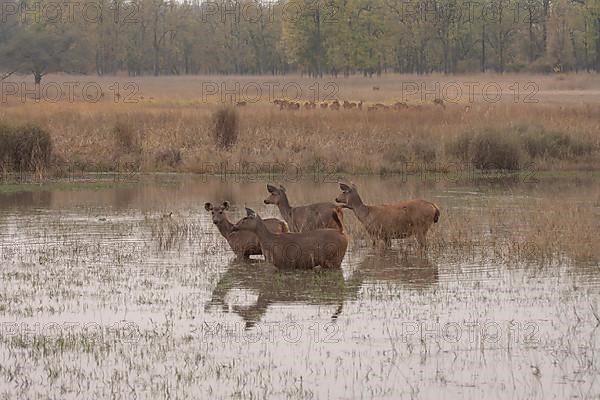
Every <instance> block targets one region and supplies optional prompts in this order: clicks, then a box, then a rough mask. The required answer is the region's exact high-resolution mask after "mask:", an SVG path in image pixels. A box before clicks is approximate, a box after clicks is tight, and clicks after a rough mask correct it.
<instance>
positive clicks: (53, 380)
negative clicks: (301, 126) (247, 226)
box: [0, 175, 600, 399]
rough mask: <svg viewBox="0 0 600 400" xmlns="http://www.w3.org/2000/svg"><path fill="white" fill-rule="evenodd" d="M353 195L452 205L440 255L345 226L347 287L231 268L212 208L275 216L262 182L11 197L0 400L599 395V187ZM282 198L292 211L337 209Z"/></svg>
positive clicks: (414, 189)
mask: <svg viewBox="0 0 600 400" xmlns="http://www.w3.org/2000/svg"><path fill="white" fill-rule="evenodd" d="M355 181H356V183H357V184H358V185H360V187H361V188H364V189H363V192H364V193H365V195H364V196H363V197H364V201H365V202H366V203H385V202H389V201H393V200H395V199H402V198H410V197H423V198H427V199H430V200H432V201H435V202H436V204H438V205H439V207H440V209H441V217H440V222H439V223H438V224H436V225H434V227H433V228H432V232H431V233H430V236H429V248H428V251H427V255H426V256H419V255H418V253H417V251H416V245H415V244H414V243H413V241H412V240H405V241H401V242H397V243H395V244H394V246H393V248H391V249H383V248H380V247H375V248H373V247H371V244H370V243H369V242H368V241H367V240H366V236H365V235H364V232H363V231H362V228H361V227H360V225H359V224H358V223H357V221H356V219H355V218H354V216H353V215H352V214H351V213H346V215H345V223H346V228H347V229H346V230H347V232H348V234H349V235H350V239H351V240H350V247H349V250H348V253H347V254H346V257H345V259H344V262H343V267H342V270H341V271H321V272H313V271H309V272H298V273H280V272H277V271H275V270H274V268H273V267H270V266H269V265H266V264H265V263H264V262H263V261H262V260H260V259H259V258H257V259H253V260H251V261H250V262H243V261H240V260H236V259H235V258H234V255H233V253H231V251H230V250H229V248H228V246H227V243H226V242H225V240H224V239H223V238H222V237H221V235H220V234H219V232H218V231H217V229H216V228H215V227H214V226H213V225H212V222H211V219H210V216H209V214H208V213H206V212H205V211H204V209H203V204H204V202H205V201H213V202H216V201H223V200H229V201H230V202H231V204H232V210H231V219H232V220H236V219H238V218H240V217H241V216H242V215H243V210H244V206H245V205H247V206H250V207H252V208H254V209H256V210H257V211H258V213H259V214H260V215H261V216H264V217H273V216H278V211H277V210H276V209H275V208H274V207H272V206H266V205H264V204H261V203H262V200H263V199H264V197H265V196H266V189H265V183H266V182H267V181H263V180H261V179H257V180H252V181H244V180H243V178H240V179H237V178H235V177H221V178H208V177H193V176H182V177H173V176H171V177H164V176H163V177H154V178H149V177H146V178H143V177H140V180H139V182H137V183H134V184H131V185H128V186H124V187H121V186H117V187H113V186H111V187H102V186H100V187H94V186H90V187H88V188H86V187H80V188H78V189H77V190H71V189H68V190H66V191H65V190H62V189H59V188H53V189H50V190H46V191H43V192H16V191H13V192H10V193H7V192H5V193H3V194H1V195H0V243H1V248H0V264H1V265H2V268H1V270H0V274H1V276H0V279H1V280H2V288H1V289H2V290H0V320H1V321H0V324H1V327H2V334H1V335H0V357H1V358H0V359H1V360H2V362H1V363H0V380H1V381H2V382H3V385H2V392H1V393H2V395H1V396H2V397H5V398H65V399H70V398H72V399H78V398H127V399H130V398H157V399H158V398H166V397H170V398H192V397H193V398H232V397H233V398H243V399H246V398H289V399H304V398H378V399H379V398H382V399H383V398H385V399H402V398H442V397H443V398H457V399H458V398H461V399H462V398H472V399H480V398H516V399H518V398H557V399H563V398H582V399H583V398H596V397H598V396H600V381H598V380H597V376H598V372H599V367H600V363H599V362H600V359H599V358H598V354H599V343H598V337H599V336H598V332H599V330H598V329H599V327H600V294H599V293H600V247H599V246H598V243H597V233H598V232H600V218H598V217H600V185H599V183H600V182H599V181H598V178H597V177H595V176H591V175H590V176H585V177H583V178H582V177H578V178H577V179H574V178H573V177H571V176H568V177H544V178H541V177H535V178H531V177H529V178H526V177H510V178H508V179H468V180H463V181H461V180H448V179H441V180H430V179H408V180H406V179H400V178H398V177H395V178H389V179H379V178H367V177H363V178H361V177H358V178H356V179H355ZM285 184H286V187H287V192H288V194H289V197H290V201H291V203H292V204H294V205H295V204H303V203H308V202H313V201H321V200H322V201H331V200H332V199H333V198H335V196H336V194H337V190H338V189H337V185H335V184H334V183H333V182H326V183H324V182H315V181H296V182H285Z"/></svg>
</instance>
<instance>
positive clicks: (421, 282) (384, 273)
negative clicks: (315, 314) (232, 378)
mask: <svg viewBox="0 0 600 400" xmlns="http://www.w3.org/2000/svg"><path fill="white" fill-rule="evenodd" d="M350 263H351V264H353V263H352V261H350ZM355 265H356V267H355V268H354V270H353V271H352V273H351V274H350V276H349V277H348V278H344V274H343V272H342V270H340V269H325V270H321V271H319V272H314V271H293V272H279V271H277V269H276V268H274V267H273V266H270V265H268V264H265V263H264V262H262V261H261V260H241V259H234V260H233V261H232V262H231V263H230V265H229V268H228V269H227V271H226V272H225V273H224V274H223V275H222V276H221V278H220V279H219V281H218V283H217V285H216V287H215V289H214V290H213V292H212V296H211V299H210V300H209V302H208V303H207V304H206V310H207V311H208V310H215V309H217V310H218V309H220V310H221V311H222V312H229V311H231V312H234V313H236V314H237V315H239V316H240V317H241V318H242V319H243V321H244V323H245V328H246V329H251V328H252V327H254V326H255V325H256V324H257V323H258V322H260V320H261V319H262V318H263V316H264V315H265V314H266V313H267V310H268V309H269V307H270V306H272V305H275V304H307V305H315V306H323V307H331V320H332V321H334V320H336V319H337V318H338V317H339V316H340V315H341V314H342V312H343V309H344V303H345V302H346V301H349V300H356V299H357V298H358V295H359V291H360V288H361V287H362V286H363V285H364V284H377V283H378V282H392V283H398V284H399V286H400V287H401V289H400V290H406V289H408V290H415V289H416V290H426V289H428V288H430V287H432V286H435V285H436V284H437V282H438V268H437V266H435V265H433V264H432V263H431V262H430V261H429V260H428V259H427V258H423V257H418V256H409V255H406V254H405V253H403V252H401V251H395V250H390V249H388V250H386V251H384V252H380V251H377V250H371V251H370V252H369V253H367V254H366V255H364V257H363V258H362V260H360V261H357V263H356V264H355ZM243 291H249V292H252V293H254V294H255V295H256V296H257V297H256V301H254V302H253V304H251V305H239V304H231V305H230V304H228V303H229V301H228V299H227V297H228V296H231V295H235V293H236V292H238V293H241V292H243Z"/></svg>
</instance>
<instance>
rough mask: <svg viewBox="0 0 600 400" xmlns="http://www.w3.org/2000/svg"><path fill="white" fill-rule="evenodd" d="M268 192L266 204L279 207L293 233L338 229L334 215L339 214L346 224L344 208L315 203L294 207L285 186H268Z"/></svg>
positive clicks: (338, 216) (341, 220)
mask: <svg viewBox="0 0 600 400" xmlns="http://www.w3.org/2000/svg"><path fill="white" fill-rule="evenodd" d="M267 191H268V192H269V193H270V194H269V197H267V198H266V199H265V204H274V205H276V206H277V207H279V212H280V213H281V217H282V218H283V220H284V221H285V222H287V224H288V226H289V229H290V231H292V232H307V231H312V230H315V229H321V228H333V229H337V228H338V222H337V221H336V220H335V219H334V218H333V213H336V214H337V219H338V220H339V221H340V222H342V223H343V222H344V213H343V212H342V208H343V207H341V206H338V205H336V204H334V203H315V204H309V205H307V206H300V207H292V206H290V202H289V201H288V197H287V194H286V191H285V188H284V187H283V186H281V185H279V187H275V186H273V185H270V184H267Z"/></svg>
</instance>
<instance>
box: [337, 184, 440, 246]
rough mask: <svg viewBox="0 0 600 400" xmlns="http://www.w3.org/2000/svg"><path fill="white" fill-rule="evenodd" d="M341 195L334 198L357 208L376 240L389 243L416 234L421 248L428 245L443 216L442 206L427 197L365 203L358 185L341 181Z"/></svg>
mask: <svg viewBox="0 0 600 400" xmlns="http://www.w3.org/2000/svg"><path fill="white" fill-rule="evenodd" d="M340 189H341V190H342V194H340V195H339V196H338V197H337V198H336V199H335V201H337V202H338V203H342V204H344V205H345V206H346V207H348V208H350V209H351V210H352V211H354V215H356V218H358V220H359V221H360V222H361V223H362V224H363V225H364V227H365V229H366V230H367V232H368V233H369V236H371V238H372V239H373V240H377V239H379V240H383V241H384V243H385V244H386V246H389V245H391V241H392V239H403V238H407V237H410V236H413V235H414V236H416V238H417V243H418V244H419V248H420V250H421V251H423V249H424V248H425V245H426V236H427V231H428V230H429V228H430V227H431V225H432V224H435V223H437V222H438V220H439V218H440V210H439V208H438V207H437V206H436V205H435V204H433V203H431V202H429V201H426V200H421V199H413V200H406V201H402V202H399V203H395V204H382V205H377V206H369V205H366V204H365V203H363V201H362V199H361V197H360V195H359V194H358V189H357V188H356V185H354V184H352V186H349V185H346V184H345V183H340Z"/></svg>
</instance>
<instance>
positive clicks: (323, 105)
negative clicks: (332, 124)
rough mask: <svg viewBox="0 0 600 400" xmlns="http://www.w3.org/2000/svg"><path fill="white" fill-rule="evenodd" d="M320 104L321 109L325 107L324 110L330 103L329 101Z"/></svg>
mask: <svg viewBox="0 0 600 400" xmlns="http://www.w3.org/2000/svg"><path fill="white" fill-rule="evenodd" d="M320 106H321V109H323V110H324V109H326V108H327V107H329V104H327V103H321V104H320Z"/></svg>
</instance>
